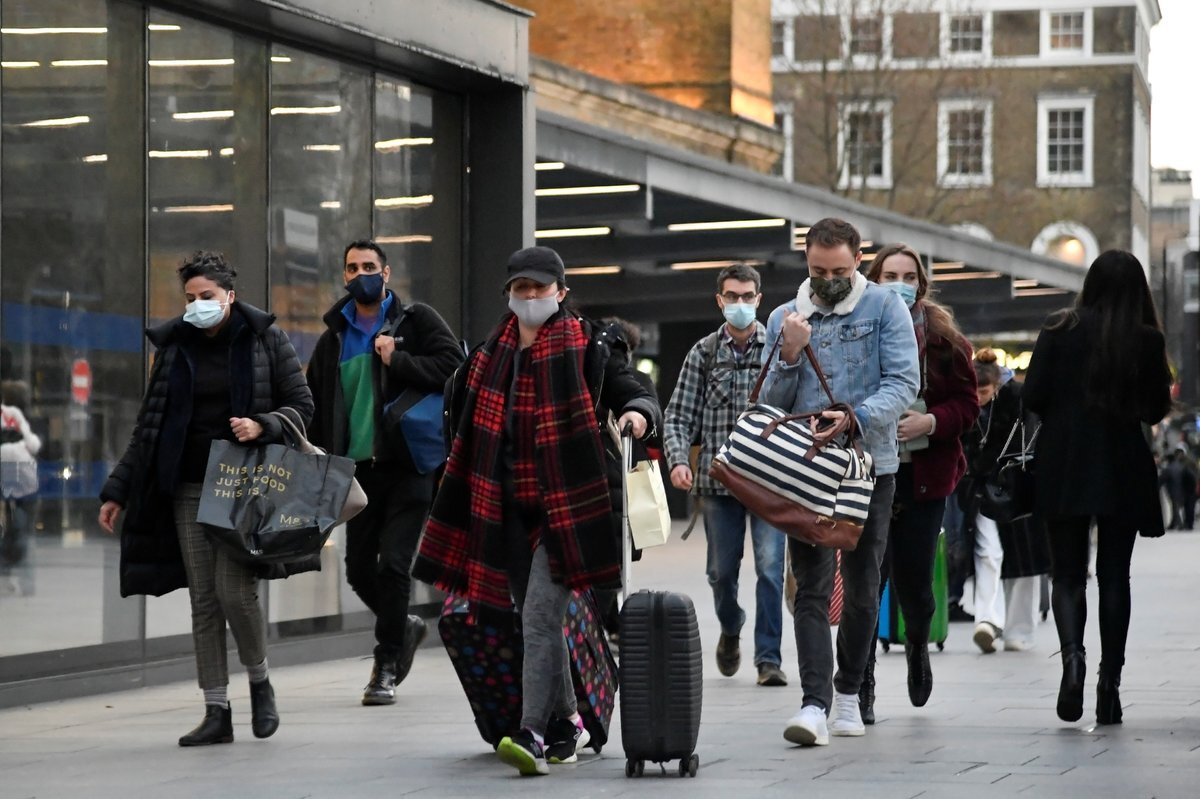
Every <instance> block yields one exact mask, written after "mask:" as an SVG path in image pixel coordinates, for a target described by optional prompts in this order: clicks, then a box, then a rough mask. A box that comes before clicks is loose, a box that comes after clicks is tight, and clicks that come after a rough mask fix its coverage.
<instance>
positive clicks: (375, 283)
mask: <svg viewBox="0 0 1200 799" xmlns="http://www.w3.org/2000/svg"><path fill="white" fill-rule="evenodd" d="M346 291H348V292H350V296H351V297H353V298H354V301H355V302H357V303H360V304H362V305H374V304H375V303H377V302H379V301H380V299H382V298H383V273H382V272H376V273H374V274H371V275H359V276H358V277H356V278H354V279H353V280H351V281H350V282H349V283H347V284H346Z"/></svg>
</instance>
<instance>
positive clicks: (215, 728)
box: [179, 705, 233, 746]
mask: <svg viewBox="0 0 1200 799" xmlns="http://www.w3.org/2000/svg"><path fill="white" fill-rule="evenodd" d="M231 743H233V708H232V707H218V706H217V705H205V706H204V720H203V721H201V722H200V724H199V726H197V727H196V729H194V730H192V731H191V732H189V733H188V734H187V735H185V736H183V737H182V738H180V739H179V745H180V746H208V745H209V744H231Z"/></svg>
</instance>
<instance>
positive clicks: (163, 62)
mask: <svg viewBox="0 0 1200 799" xmlns="http://www.w3.org/2000/svg"><path fill="white" fill-rule="evenodd" d="M146 63H147V64H149V65H150V66H152V67H231V66H233V65H234V63H236V62H235V61H234V60H233V59H232V58H151V59H150V60H148V61H147V62H146Z"/></svg>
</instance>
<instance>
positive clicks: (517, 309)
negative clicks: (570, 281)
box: [508, 294, 558, 327]
mask: <svg viewBox="0 0 1200 799" xmlns="http://www.w3.org/2000/svg"><path fill="white" fill-rule="evenodd" d="M508 309H509V310H510V311H512V312H513V313H515V314H516V315H517V318H518V319H520V320H521V322H522V323H523V324H525V325H526V326H527V327H541V326H542V325H543V324H544V323H545V321H546V320H547V319H549V318H550V317H551V316H554V314H555V313H557V312H558V295H557V294H551V295H550V296H549V297H534V298H533V299H531V300H522V299H518V298H517V297H514V296H513V295H511V294H509V295H508Z"/></svg>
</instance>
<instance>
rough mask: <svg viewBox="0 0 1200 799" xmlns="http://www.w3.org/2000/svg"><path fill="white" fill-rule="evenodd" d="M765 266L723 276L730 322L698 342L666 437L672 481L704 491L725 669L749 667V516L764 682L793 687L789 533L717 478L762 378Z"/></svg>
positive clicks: (720, 287)
mask: <svg viewBox="0 0 1200 799" xmlns="http://www.w3.org/2000/svg"><path fill="white" fill-rule="evenodd" d="M761 288H762V278H761V277H760V276H759V274H758V270H756V269H754V268H753V267H751V266H747V265H746V264H736V265H734V266H728V267H726V268H725V269H722V270H721V273H720V274H719V275H717V296H716V300H717V308H719V309H720V311H721V313H722V315H723V316H724V317H725V322H724V324H722V325H721V327H720V328H718V329H717V330H715V331H714V332H712V333H710V334H708V335H707V336H705V337H704V338H702V339H700V340H699V341H697V342H696V343H695V344H694V345H692V348H691V350H690V351H689V352H688V354H687V358H686V359H685V360H684V362H683V368H682V370H680V372H679V380H678V382H677V383H676V384H675V392H674V394H672V396H671V402H670V404H669V405H668V406H667V410H666V413H665V417H666V421H665V424H664V431H665V436H664V442H665V448H666V452H667V462H668V464H669V465H670V467H671V484H672V485H674V486H675V487H676V488H678V489H680V490H682V491H692V490H694V491H695V493H696V494H697V495H698V496H699V497H700V498H701V500H700V501H701V503H702V507H703V514H704V533H705V536H706V538H707V539H708V566H707V570H708V584H709V585H710V586H712V591H713V600H714V602H715V603H716V609H717V620H718V621H719V622H720V624H721V637H720V640H719V641H718V642H717V652H716V656H717V670H718V671H720V672H721V673H722V674H724V675H725V676H726V677H732V676H733V675H734V674H736V673H737V670H738V666H740V665H741V659H742V656H741V647H740V641H739V635H740V634H741V630H742V626H743V625H744V624H745V623H746V612H745V611H744V610H743V609H742V607H741V605H740V604H738V575H739V572H740V571H741V567H742V552H743V550H744V549H745V542H746V522H747V519H749V523H750V537H751V541H752V543H753V546H754V570H755V572H756V573H757V575H758V584H757V588H756V590H755V598H756V604H755V615H754V665H755V666H756V667H757V669H758V684H759V685H767V686H776V685H787V676H786V675H785V674H784V673H783V669H782V668H781V667H780V664H781V663H782V660H783V659H782V656H781V655H780V651H779V641H780V636H781V635H782V629H783V557H784V536H783V533H781V532H779V531H778V530H776V529H775V528H773V527H771V526H770V525H768V524H767V523H766V522H764V521H763V520H762V519H759V518H758V517H756V516H754V515H753V514H751V513H750V512H749V511H748V510H746V508H745V506H743V505H742V504H741V503H740V502H738V501H737V500H736V499H734V498H733V497H732V496H730V495H729V492H728V491H727V490H726V489H725V487H724V486H723V485H721V484H720V483H718V482H716V481H715V480H713V479H712V478H711V477H709V476H708V467H709V465H710V464H711V463H712V459H713V456H714V455H716V454H717V451H718V450H719V449H720V448H721V446H722V445H723V444H724V443H725V441H726V439H728V438H729V434H730V432H731V431H732V430H733V425H734V422H736V421H737V418H738V415H739V414H740V413H741V412H742V411H743V410H745V408H746V404H747V402H748V401H749V396H750V390H751V388H753V386H754V381H755V379H756V378H757V377H758V372H759V368H760V364H761V362H762V357H763V348H764V346H765V344H766V332H767V331H766V328H765V327H763V325H762V323H761V322H759V321H758V320H757V319H756V316H757V313H758V305H759V302H760V301H761V300H762V292H761ZM697 444H698V445H699V447H700V453H699V457H698V459H697V462H696V466H697V472H698V474H693V472H692V467H691V457H690V456H691V448H692V446H693V445H697Z"/></svg>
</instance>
